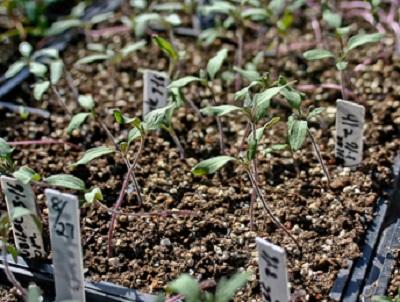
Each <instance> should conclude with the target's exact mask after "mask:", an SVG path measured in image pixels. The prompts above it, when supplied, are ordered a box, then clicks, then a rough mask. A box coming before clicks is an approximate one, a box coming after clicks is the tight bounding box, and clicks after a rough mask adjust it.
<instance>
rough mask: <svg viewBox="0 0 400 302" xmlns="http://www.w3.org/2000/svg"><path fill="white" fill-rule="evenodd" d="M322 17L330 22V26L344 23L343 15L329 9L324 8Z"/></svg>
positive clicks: (326, 21)
mask: <svg viewBox="0 0 400 302" xmlns="http://www.w3.org/2000/svg"><path fill="white" fill-rule="evenodd" d="M322 19H323V20H324V21H325V23H326V24H328V26H329V27H330V28H339V27H340V26H341V24H342V17H341V16H340V15H339V14H337V13H334V12H332V11H331V10H329V9H325V10H324V12H323V14H322Z"/></svg>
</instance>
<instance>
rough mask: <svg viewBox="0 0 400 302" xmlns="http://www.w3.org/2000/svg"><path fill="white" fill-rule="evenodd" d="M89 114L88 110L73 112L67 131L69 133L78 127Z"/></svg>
mask: <svg viewBox="0 0 400 302" xmlns="http://www.w3.org/2000/svg"><path fill="white" fill-rule="evenodd" d="M89 115H90V112H80V113H77V114H75V115H74V116H73V117H72V119H71V121H70V122H69V124H68V127H67V133H68V134H71V133H72V131H73V130H74V129H78V128H79V127H80V126H81V125H82V124H83V123H84V122H85V120H86V119H87V117H88V116H89Z"/></svg>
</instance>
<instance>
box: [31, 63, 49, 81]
mask: <svg viewBox="0 0 400 302" xmlns="http://www.w3.org/2000/svg"><path fill="white" fill-rule="evenodd" d="M29 71H30V72H31V73H33V74H34V75H35V76H37V77H39V78H42V77H44V75H45V74H46V72H47V67H46V65H44V64H42V63H37V62H30V63H29Z"/></svg>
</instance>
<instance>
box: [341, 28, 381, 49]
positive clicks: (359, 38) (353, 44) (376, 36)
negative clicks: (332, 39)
mask: <svg viewBox="0 0 400 302" xmlns="http://www.w3.org/2000/svg"><path fill="white" fill-rule="evenodd" d="M383 37H384V35H383V34H381V33H373V34H358V35H355V36H352V37H350V39H349V41H348V42H347V47H346V49H345V51H346V52H347V51H350V50H352V49H354V48H357V47H359V46H362V45H365V44H367V43H376V42H379V41H380V40H382V38H383Z"/></svg>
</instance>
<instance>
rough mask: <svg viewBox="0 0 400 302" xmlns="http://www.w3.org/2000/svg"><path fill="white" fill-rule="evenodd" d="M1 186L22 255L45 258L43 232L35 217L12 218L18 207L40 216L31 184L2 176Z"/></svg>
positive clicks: (15, 238) (16, 243)
mask: <svg viewBox="0 0 400 302" xmlns="http://www.w3.org/2000/svg"><path fill="white" fill-rule="evenodd" d="M1 188H2V190H3V193H4V195H5V197H6V203H7V210H8V213H9V216H10V221H11V226H12V229H13V234H14V241H15V245H16V247H17V249H18V251H19V252H20V254H21V256H23V257H26V258H43V257H44V256H45V250H44V246H43V237H42V232H41V230H40V228H39V227H38V225H37V224H36V223H35V220H34V219H35V218H34V217H33V216H31V215H25V216H22V217H18V218H15V219H12V213H13V212H14V209H15V208H17V207H21V208H25V209H28V210H29V211H31V212H32V214H33V215H36V217H38V211H37V207H36V200H35V195H34V194H33V191H32V188H31V186H30V185H29V184H24V183H22V182H20V181H18V180H16V179H15V178H11V177H7V176H1Z"/></svg>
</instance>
